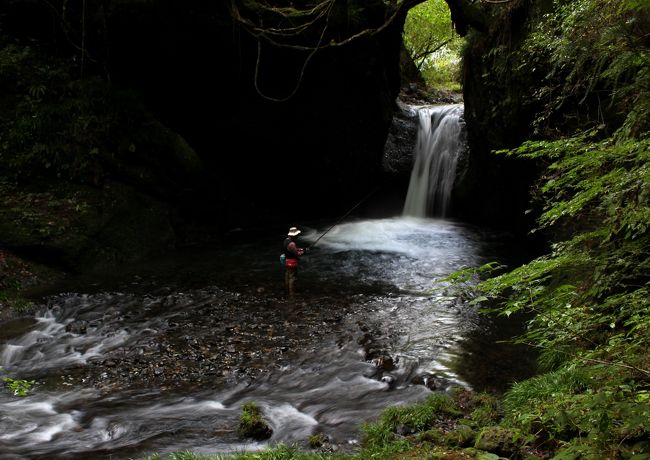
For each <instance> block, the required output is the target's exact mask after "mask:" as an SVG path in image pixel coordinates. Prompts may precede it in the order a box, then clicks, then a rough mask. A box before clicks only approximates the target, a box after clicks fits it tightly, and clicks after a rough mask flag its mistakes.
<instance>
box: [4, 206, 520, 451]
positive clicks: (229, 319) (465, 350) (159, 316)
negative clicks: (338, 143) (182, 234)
mask: <svg viewBox="0 0 650 460" xmlns="http://www.w3.org/2000/svg"><path fill="white" fill-rule="evenodd" d="M327 228H329V226H324V227H323V228H320V227H319V226H313V228H310V227H303V234H302V235H301V238H300V239H299V244H302V245H303V246H307V245H308V244H309V243H310V242H313V241H316V239H317V238H318V236H319V235H321V234H322V232H323V231H325V230H326V229H327ZM283 238H284V235H283V234H282V233H281V234H279V235H268V234H267V235H261V236H260V235H259V234H257V235H250V234H245V233H242V234H235V235H233V239H232V241H231V242H230V244H227V245H223V246H221V247H217V248H201V249H200V250H196V251H186V252H184V253H178V254H173V255H171V256H170V257H167V258H164V259H161V260H158V261H150V262H149V263H148V264H147V265H146V266H142V267H133V268H132V272H130V273H122V274H117V275H115V276H113V277H109V276H108V275H107V276H104V277H102V278H101V279H97V278H95V279H88V278H87V279H79V280H75V281H74V282H73V283H71V284H69V285H66V286H62V287H61V289H60V291H59V292H58V293H56V294H53V295H51V296H49V297H47V298H46V299H45V302H44V304H43V305H42V307H41V309H40V311H39V312H38V314H37V315H36V318H35V319H34V320H24V319H22V320H16V321H15V322H14V323H10V324H7V325H5V331H3V332H2V333H1V334H0V340H2V341H1V342H0V366H2V368H3V369H4V372H5V373H6V374H7V375H8V376H10V377H13V378H24V379H33V380H35V381H36V382H37V384H36V387H35V389H34V390H33V391H32V393H31V395H30V396H28V397H25V398H17V397H14V396H12V395H10V394H8V393H6V392H3V393H0V459H41V458H42V459H53V458H70V459H91V458H92V459H104V458H105V459H113V460H118V459H127V458H137V457H143V456H146V455H150V454H153V453H158V454H161V455H164V454H166V453H170V452H174V451H181V450H192V451H194V452H196V453H203V454H211V453H219V452H233V451H241V450H242V449H248V450H256V449H260V448H263V447H265V446H266V445H268V444H273V443H277V442H283V443H289V444H291V443H297V444H300V445H305V442H306V440H307V437H308V436H309V435H311V434H314V433H323V434H325V435H326V436H327V437H328V438H329V439H330V441H331V443H332V444H334V445H337V446H339V448H340V449H349V448H353V447H354V446H356V445H357V443H358V439H359V426H360V424H361V423H362V422H364V421H369V420H373V419H374V418H376V417H377V416H378V415H379V414H380V413H381V412H382V410H383V409H385V408H386V407H388V406H390V405H395V404H406V403H412V402H416V401H419V400H422V399H423V398H425V397H426V395H427V394H429V393H430V392H431V391H445V390H446V389H448V388H449V387H450V386H451V385H455V384H456V385H463V386H467V387H476V388H480V389H482V388H487V387H490V386H493V387H494V388H497V387H499V382H505V381H507V379H508V378H509V376H508V372H513V368H514V367H516V366H514V365H511V364H508V363H511V362H512V361H515V360H516V358H515V357H514V356H513V355H512V353H510V354H508V352H507V351H506V352H504V351H503V349H498V348H497V347H496V346H495V345H494V344H493V343H492V342H491V341H492V339H493V338H494V337H495V336H496V335H498V334H499V333H500V329H499V326H498V325H495V324H494V323H492V322H490V321H488V320H487V319H486V318H484V317H482V316H479V315H478V314H477V313H476V312H475V311H474V309H473V308H471V307H469V306H467V305H464V304H462V303H461V302H459V301H458V300H457V299H454V298H452V297H448V296H447V295H446V294H445V291H444V289H434V287H435V284H434V281H435V280H436V279H440V278H441V277H444V276H446V275H447V274H449V273H451V272H452V271H454V270H457V269H459V268H461V267H463V266H468V265H476V264H478V263H483V262H485V261H487V260H494V259H495V258H497V257H499V251H500V248H499V245H498V244H497V243H498V242H499V238H498V237H497V236H496V235H492V234H489V233H486V232H483V231H481V230H480V229H476V228H473V227H469V226H466V225H463V224H461V223H458V222H454V221H450V220H435V219H426V218H388V219H375V220H359V221H355V222H350V223H345V224H341V225H339V226H336V227H335V228H333V229H332V230H331V231H330V232H328V233H327V235H326V236H325V237H324V238H322V239H321V240H320V241H319V242H318V245H317V246H316V247H315V248H314V249H313V250H312V251H311V252H310V253H309V254H308V255H306V256H305V257H303V260H302V264H301V267H300V274H299V286H298V287H299V292H298V293H297V294H296V295H295V297H288V296H287V295H286V294H285V292H284V287H283V269H282V267H280V264H279V261H278V256H279V252H280V246H281V242H282V239H283ZM501 332H503V331H501ZM495 334H496V335H495ZM506 335H507V334H506ZM491 352H494V353H496V354H492V355H491V354H490V353H491ZM504 353H505V354H504ZM496 360H498V361H499V364H494V366H492V364H491V363H493V362H494V361H496ZM509 360H510V361H509ZM477 363H481V364H478V365H477ZM494 369H496V370H497V373H496V375H495V374H494ZM247 401H255V402H256V403H257V404H258V406H260V407H261V408H262V409H263V411H264V414H265V418H266V419H267V420H268V422H269V424H270V425H271V427H272V429H273V435H272V437H271V439H269V440H268V441H265V442H254V441H247V440H242V439H240V438H239V437H238V435H237V426H238V421H239V415H240V413H241V406H242V404H244V403H245V402H247Z"/></svg>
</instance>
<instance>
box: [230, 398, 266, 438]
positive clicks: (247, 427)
mask: <svg viewBox="0 0 650 460" xmlns="http://www.w3.org/2000/svg"><path fill="white" fill-rule="evenodd" d="M237 432H238V434H239V436H241V437H243V438H253V439H257V440H262V439H268V438H270V437H271V435H272V434H273V430H272V429H271V427H269V425H268V424H267V423H266V422H265V421H264V419H263V417H262V411H261V409H260V408H259V407H258V406H257V404H256V403H255V402H253V401H250V402H247V403H245V404H244V405H243V406H242V413H241V415H240V417H239V428H238V430H237Z"/></svg>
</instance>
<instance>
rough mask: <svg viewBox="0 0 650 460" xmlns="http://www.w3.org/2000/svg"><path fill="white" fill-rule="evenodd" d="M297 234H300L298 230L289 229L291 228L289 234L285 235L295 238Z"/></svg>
mask: <svg viewBox="0 0 650 460" xmlns="http://www.w3.org/2000/svg"><path fill="white" fill-rule="evenodd" d="M299 233H300V230H298V229H297V228H296V227H291V228H290V229H289V233H287V235H289V236H296V235H298V234H299Z"/></svg>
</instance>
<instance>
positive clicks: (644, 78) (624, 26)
mask: <svg viewBox="0 0 650 460" xmlns="http://www.w3.org/2000/svg"><path fill="white" fill-rule="evenodd" d="M647 7H648V2H647V1H646V0H611V1H607V2H601V1H595V0H576V1H572V2H565V1H560V0H555V2H554V8H553V11H552V12H551V13H548V14H546V15H544V16H543V17H542V18H541V20H540V21H539V22H538V23H536V24H535V28H534V30H533V31H532V33H531V34H530V35H529V36H528V37H527V39H526V41H525V43H524V44H523V46H522V47H521V49H520V50H518V51H517V57H516V59H517V60H519V61H520V62H522V66H523V68H525V69H533V71H536V72H537V73H538V74H539V73H540V72H545V75H541V76H542V78H543V81H542V82H541V84H539V85H538V88H539V89H538V90H537V91H536V93H535V95H534V97H535V99H536V100H537V102H539V103H540V105H541V106H542V107H543V110H542V111H541V112H540V114H539V115H538V117H537V120H536V121H535V125H536V129H537V133H538V134H547V135H548V134H551V135H552V133H553V132H554V131H555V130H556V129H557V124H558V121H559V122H561V123H563V124H565V125H567V126H568V127H570V126H574V127H577V128H583V129H584V128H586V127H589V126H596V125H599V124H602V123H604V124H606V125H608V126H614V127H618V126H619V125H620V120H623V123H622V124H623V128H622V129H623V131H624V132H625V133H626V134H627V135H628V136H634V137H641V136H642V135H643V134H644V133H645V132H646V131H647V129H648V122H649V121H650V118H649V117H650V103H649V102H648V100H649V99H650V54H649V53H650V50H649V49H648V47H647V43H646V41H647V38H646V37H647V33H648V30H647V29H648V24H647V21H648V19H647V11H644V10H645V9H646V8H647ZM595 24H597V26H594V25H595ZM560 115H561V116H562V117H563V118H562V119H559V118H558V116H560Z"/></svg>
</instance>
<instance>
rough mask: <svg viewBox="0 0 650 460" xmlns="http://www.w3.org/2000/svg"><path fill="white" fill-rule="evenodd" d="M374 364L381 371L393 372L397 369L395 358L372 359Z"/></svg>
mask: <svg viewBox="0 0 650 460" xmlns="http://www.w3.org/2000/svg"><path fill="white" fill-rule="evenodd" d="M372 364H374V365H375V366H376V367H378V368H379V369H382V370H384V371H392V370H394V369H395V363H394V362H393V358H391V357H390V356H387V355H381V356H378V357H376V358H373V359H372Z"/></svg>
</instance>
